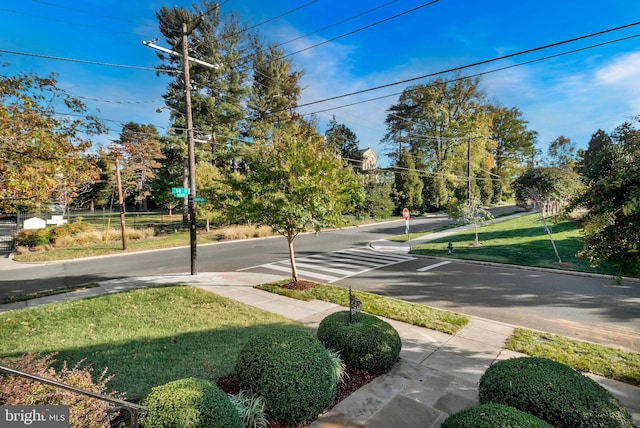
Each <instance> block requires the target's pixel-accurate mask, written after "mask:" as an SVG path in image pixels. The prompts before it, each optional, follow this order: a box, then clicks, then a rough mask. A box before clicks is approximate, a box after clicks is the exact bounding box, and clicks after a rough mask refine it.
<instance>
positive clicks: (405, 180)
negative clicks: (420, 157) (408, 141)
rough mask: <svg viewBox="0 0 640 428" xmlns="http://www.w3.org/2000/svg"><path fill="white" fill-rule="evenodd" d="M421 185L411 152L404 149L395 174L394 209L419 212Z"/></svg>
mask: <svg viewBox="0 0 640 428" xmlns="http://www.w3.org/2000/svg"><path fill="white" fill-rule="evenodd" d="M423 186H424V183H423V182H422V180H421V179H420V176H419V175H418V171H417V170H416V164H415V162H414V161H413V157H412V156H411V153H409V150H407V149H404V150H403V151H402V156H400V161H399V162H398V167H397V170H396V174H395V193H396V198H397V200H396V209H397V210H398V211H400V210H402V209H403V208H408V209H409V211H411V212H418V213H421V212H422V188H423Z"/></svg>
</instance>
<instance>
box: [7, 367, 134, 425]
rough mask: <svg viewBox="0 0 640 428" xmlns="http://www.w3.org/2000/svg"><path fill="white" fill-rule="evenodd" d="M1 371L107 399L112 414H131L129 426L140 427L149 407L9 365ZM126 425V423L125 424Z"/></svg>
mask: <svg viewBox="0 0 640 428" xmlns="http://www.w3.org/2000/svg"><path fill="white" fill-rule="evenodd" d="M0 372H4V373H7V374H10V375H13V376H21V377H24V378H27V379H31V380H35V381H36V382H40V383H44V384H47V385H51V386H55V387H57V388H63V389H66V390H68V391H72V392H75V393H76V394H81V395H86V396H88V397H92V398H96V399H98V400H102V401H106V402H108V403H110V404H113V407H112V408H111V410H110V411H109V414H110V415H113V414H114V413H115V412H119V411H121V410H124V411H125V412H127V413H128V414H129V427H131V428H138V426H139V424H140V418H141V417H142V416H144V414H145V413H146V411H147V409H146V408H145V407H143V406H139V405H137V404H133V403H129V402H128V401H124V400H120V399H117V398H113V397H108V396H106V395H102V394H98V393H96V392H91V391H85V390H84V389H80V388H76V387H75V386H71V385H66V384H64V383H60V382H58V381H55V380H51V379H46V378H43V377H40V376H36V375H32V374H29V373H25V372H21V371H19V370H15V369H12V368H9V367H4V366H0ZM125 426H126V424H125Z"/></svg>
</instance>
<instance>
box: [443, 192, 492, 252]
mask: <svg viewBox="0 0 640 428" xmlns="http://www.w3.org/2000/svg"><path fill="white" fill-rule="evenodd" d="M447 211H448V212H449V216H450V217H452V218H454V219H456V220H458V221H459V222H460V223H462V224H472V225H473V229H474V231H475V234H476V240H475V242H474V246H476V247H477V246H480V245H481V244H480V240H479V239H478V227H480V226H482V225H484V224H485V223H487V222H489V221H491V220H493V215H492V214H491V213H490V212H489V211H487V210H486V209H485V208H483V207H482V205H481V204H480V201H479V200H478V199H474V200H472V201H471V202H464V203H460V202H457V201H456V202H455V203H453V204H452V205H450V206H449V207H448V209H447Z"/></svg>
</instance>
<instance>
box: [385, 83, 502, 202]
mask: <svg viewBox="0 0 640 428" xmlns="http://www.w3.org/2000/svg"><path fill="white" fill-rule="evenodd" d="M479 83H480V81H479V79H477V78H476V79H474V78H461V77H460V78H455V79H452V80H449V81H446V80H442V79H437V80H435V81H433V82H431V83H428V84H425V85H414V86H411V87H409V88H407V89H405V90H404V91H403V92H402V94H401V95H400V97H399V100H398V104H396V105H393V106H391V107H390V108H389V109H388V110H387V118H386V120H385V123H386V124H387V134H386V135H385V139H384V141H385V142H387V143H388V144H390V145H392V146H394V147H398V150H399V151H398V153H397V157H398V159H400V157H401V156H403V152H401V151H400V147H402V145H405V146H406V148H408V149H409V152H410V153H411V155H412V156H413V158H414V162H415V164H416V167H417V168H418V169H420V170H425V171H427V172H430V174H427V175H425V178H424V179H423V181H424V187H425V196H426V197H427V198H428V199H426V200H425V203H426V204H427V205H428V206H429V207H430V208H433V209H440V208H442V207H444V206H446V205H447V202H448V199H449V197H450V196H451V195H452V194H453V193H454V191H455V189H456V188H459V187H462V188H466V184H467V182H466V179H463V175H462V174H464V172H463V171H465V170H466V169H467V164H468V162H467V161H468V151H467V147H468V146H467V144H468V143H469V139H471V143H472V144H471V164H472V169H473V170H474V171H475V170H477V169H478V167H479V165H480V162H481V161H482V159H484V158H485V152H486V150H487V147H486V144H485V142H486V140H487V137H488V129H489V123H490V122H489V115H488V114H487V113H488V109H487V104H486V101H485V97H484V94H483V93H482V91H481V90H480V88H479ZM458 171H459V172H458ZM460 172H462V174H461V173H460Z"/></svg>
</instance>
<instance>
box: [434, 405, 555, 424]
mask: <svg viewBox="0 0 640 428" xmlns="http://www.w3.org/2000/svg"><path fill="white" fill-rule="evenodd" d="M441 427H442V428H512V427H519V428H553V425H549V424H548V423H546V422H545V421H543V420H542V419H539V418H536V417H535V416H533V415H530V414H528V413H525V412H522V411H520V410H518V409H514V408H513V407H509V406H504V405H502V404H495V403H489V404H481V405H479V406H475V407H469V408H467V409H464V410H461V411H460V412H458V413H455V414H453V415H451V416H449V417H448V418H447V420H446V421H444V422H443V424H442V425H441Z"/></svg>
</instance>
